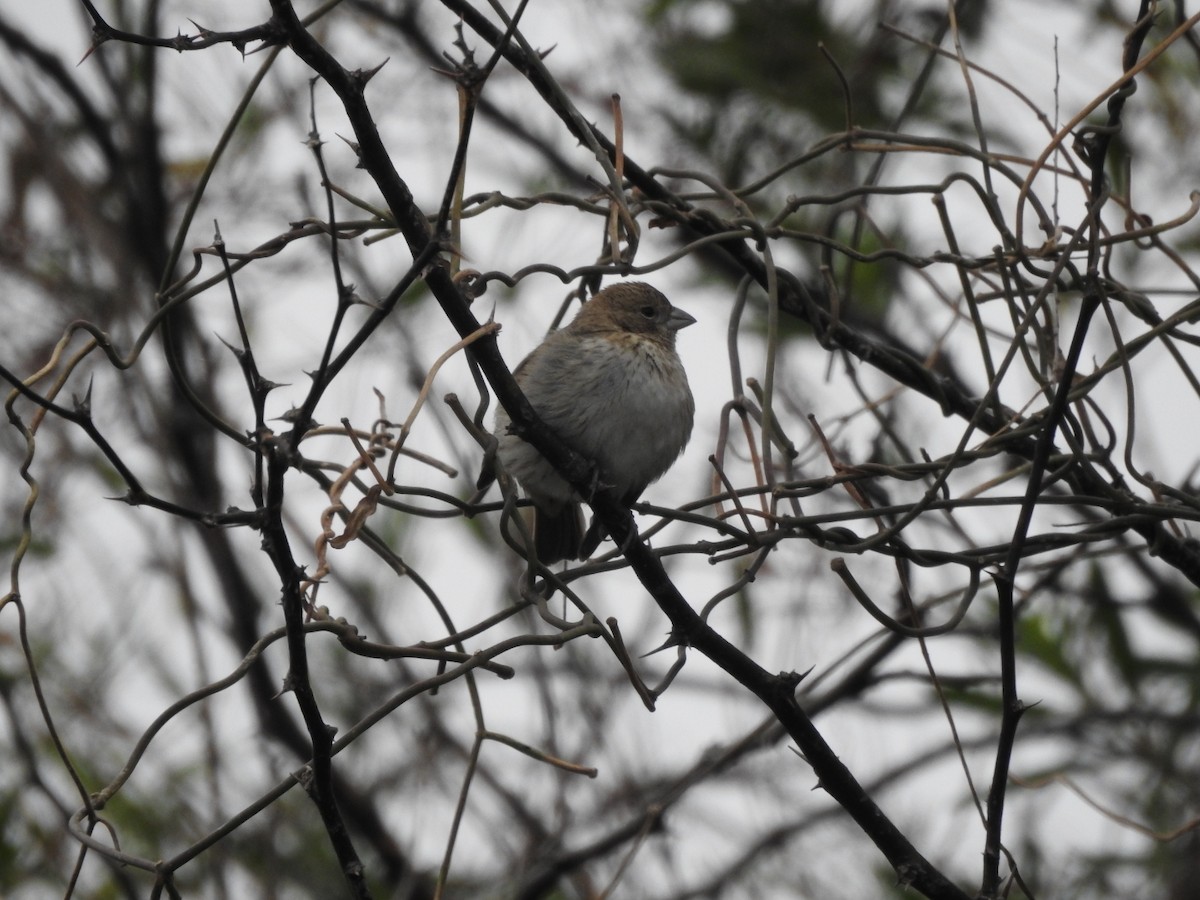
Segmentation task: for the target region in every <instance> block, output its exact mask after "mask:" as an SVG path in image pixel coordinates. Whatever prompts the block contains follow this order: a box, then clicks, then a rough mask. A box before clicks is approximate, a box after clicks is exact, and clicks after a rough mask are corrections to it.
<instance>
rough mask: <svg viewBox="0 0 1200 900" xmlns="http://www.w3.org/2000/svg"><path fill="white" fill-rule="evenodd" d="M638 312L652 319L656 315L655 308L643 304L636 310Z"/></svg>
mask: <svg viewBox="0 0 1200 900" xmlns="http://www.w3.org/2000/svg"><path fill="white" fill-rule="evenodd" d="M638 312H640V313H641V314H642V315H643V316H645V317H646V318H647V319H653V318H654V317H655V316H657V315H658V310H657V309H655V308H654V307H653V306H643V307H642V308H641V309H639V310H638Z"/></svg>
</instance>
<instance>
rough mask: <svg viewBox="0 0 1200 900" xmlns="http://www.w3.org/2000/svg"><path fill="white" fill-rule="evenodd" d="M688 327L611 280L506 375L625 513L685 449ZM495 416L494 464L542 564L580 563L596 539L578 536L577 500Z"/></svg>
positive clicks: (649, 297)
mask: <svg viewBox="0 0 1200 900" xmlns="http://www.w3.org/2000/svg"><path fill="white" fill-rule="evenodd" d="M695 321H696V319H695V318H694V317H693V316H691V315H689V314H688V313H686V312H684V311H683V310H681V309H678V308H677V307H675V306H672V305H671V303H670V301H669V300H667V298H666V297H665V296H663V294H662V293H661V292H659V291H658V290H657V289H655V288H653V287H651V286H650V285H648V284H645V283H643V282H637V281H633V282H618V283H616V284H612V285H609V286H608V287H606V288H604V289H603V290H601V291H600V292H598V293H597V294H596V295H595V296H594V297H593V298H592V299H591V300H589V301H587V302H586V303H584V305H583V306H582V307H581V308H580V310H579V312H578V313H577V314H576V316H575V318H574V319H572V320H571V323H570V324H569V325H567V326H566V327H565V328H562V329H559V330H558V331H555V332H552V333H551V334H549V335H548V336H547V337H546V338H545V340H543V341H542V343H541V344H539V345H538V346H537V347H536V348H535V349H534V350H533V351H532V352H531V353H530V354H529V355H528V356H526V357H525V359H523V360H522V361H521V363H520V365H518V366H517V368H516V369H515V370H514V371H513V376H514V378H515V379H516V381H517V384H519V385H520V387H521V390H522V391H523V392H524V393H525V396H526V397H527V398H528V400H529V403H530V405H531V406H532V407H533V409H534V411H535V412H536V413H537V414H538V417H539V418H540V419H541V420H542V421H543V422H544V423H545V424H546V425H547V426H548V427H549V428H550V429H551V430H553V431H554V433H555V434H556V435H557V436H558V437H559V438H560V439H561V440H562V441H563V442H565V443H566V444H567V445H568V446H570V447H571V449H573V450H574V451H575V452H576V453H578V454H580V455H581V456H583V457H584V458H585V459H588V460H590V461H592V462H594V463H595V464H596V466H597V468H598V484H600V485H603V486H606V487H611V488H613V489H614V490H615V491H616V493H617V495H618V496H619V497H620V498H621V499H622V501H623V502H624V503H625V504H626V505H628V504H631V503H633V502H634V501H636V500H637V499H638V497H639V496H641V493H642V491H644V490H645V489H646V487H647V486H648V485H649V484H650V483H651V482H653V481H656V480H657V479H658V478H659V477H661V476H662V475H663V473H665V472H666V471H667V469H669V468H670V467H671V465H672V464H673V463H674V462H675V460H676V459H678V458H679V456H680V455H681V454H682V453H683V450H684V447H686V446H687V442H688V438H690V437H691V433H692V421H693V419H694V417H695V412H696V404H695V400H694V399H693V397H692V391H691V387H690V386H689V385H688V380H687V373H686V372H685V371H684V368H683V363H682V361H681V360H680V358H679V354H678V353H677V352H676V350H675V337H676V334H677V332H678V331H679V330H680V329H682V328H686V327H687V326H688V325H692V324H694V323H695ZM510 424H511V420H510V419H509V416H508V413H507V412H505V411H504V409H503V408H501V409H499V410H497V412H496V419H495V425H494V428H493V435H494V436H495V438H496V441H497V447H496V459H497V460H498V462H499V464H500V466H501V468H502V469H503V470H504V471H505V472H507V473H508V475H510V476H511V477H512V478H514V479H516V481H517V483H518V484H519V485H520V486H521V488H522V490H523V491H524V492H525V495H526V496H527V497H529V499H530V500H532V501H533V506H534V514H533V535H534V548H535V550H536V553H537V557H538V560H539V561H540V562H541V563H542V564H543V565H553V564H555V563H557V562H560V561H562V560H575V559H587V558H588V557H589V556H591V554H592V553H593V552H595V550H596V547H597V546H598V545H599V543H600V541H601V540H602V539H603V537H604V531H603V529H602V528H601V526H600V525H599V523H598V522H595V521H593V523H592V525H591V527H590V528H589V529H588V532H587V534H586V536H585V535H584V534H583V519H582V509H581V507H580V502H581V498H580V496H579V495H578V493H577V492H576V491H575V489H574V488H572V487H571V485H570V483H568V482H567V481H566V479H564V478H563V477H562V476H561V475H559V474H558V471H557V470H555V469H554V467H553V466H551V465H550V463H549V462H547V461H546V459H545V458H544V457H543V456H542V455H541V454H540V453H538V451H537V450H535V449H534V447H533V445H532V444H529V443H527V442H526V441H525V440H524V439H522V438H521V437H519V436H517V435H515V434H513V433H511V431H510Z"/></svg>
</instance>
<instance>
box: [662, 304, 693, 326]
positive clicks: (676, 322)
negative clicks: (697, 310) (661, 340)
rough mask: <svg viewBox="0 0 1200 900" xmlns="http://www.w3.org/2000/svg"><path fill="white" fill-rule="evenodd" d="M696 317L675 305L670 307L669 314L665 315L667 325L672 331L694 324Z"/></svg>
mask: <svg viewBox="0 0 1200 900" xmlns="http://www.w3.org/2000/svg"><path fill="white" fill-rule="evenodd" d="M695 324H696V319H695V317H694V316H689V315H688V314H687V313H685V312H684V311H683V310H682V309H680V308H679V307H677V306H672V307H671V315H669V316H667V327H668V328H670V329H671V330H672V331H678V330H679V329H680V328H687V327H688V326H689V325H695Z"/></svg>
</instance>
